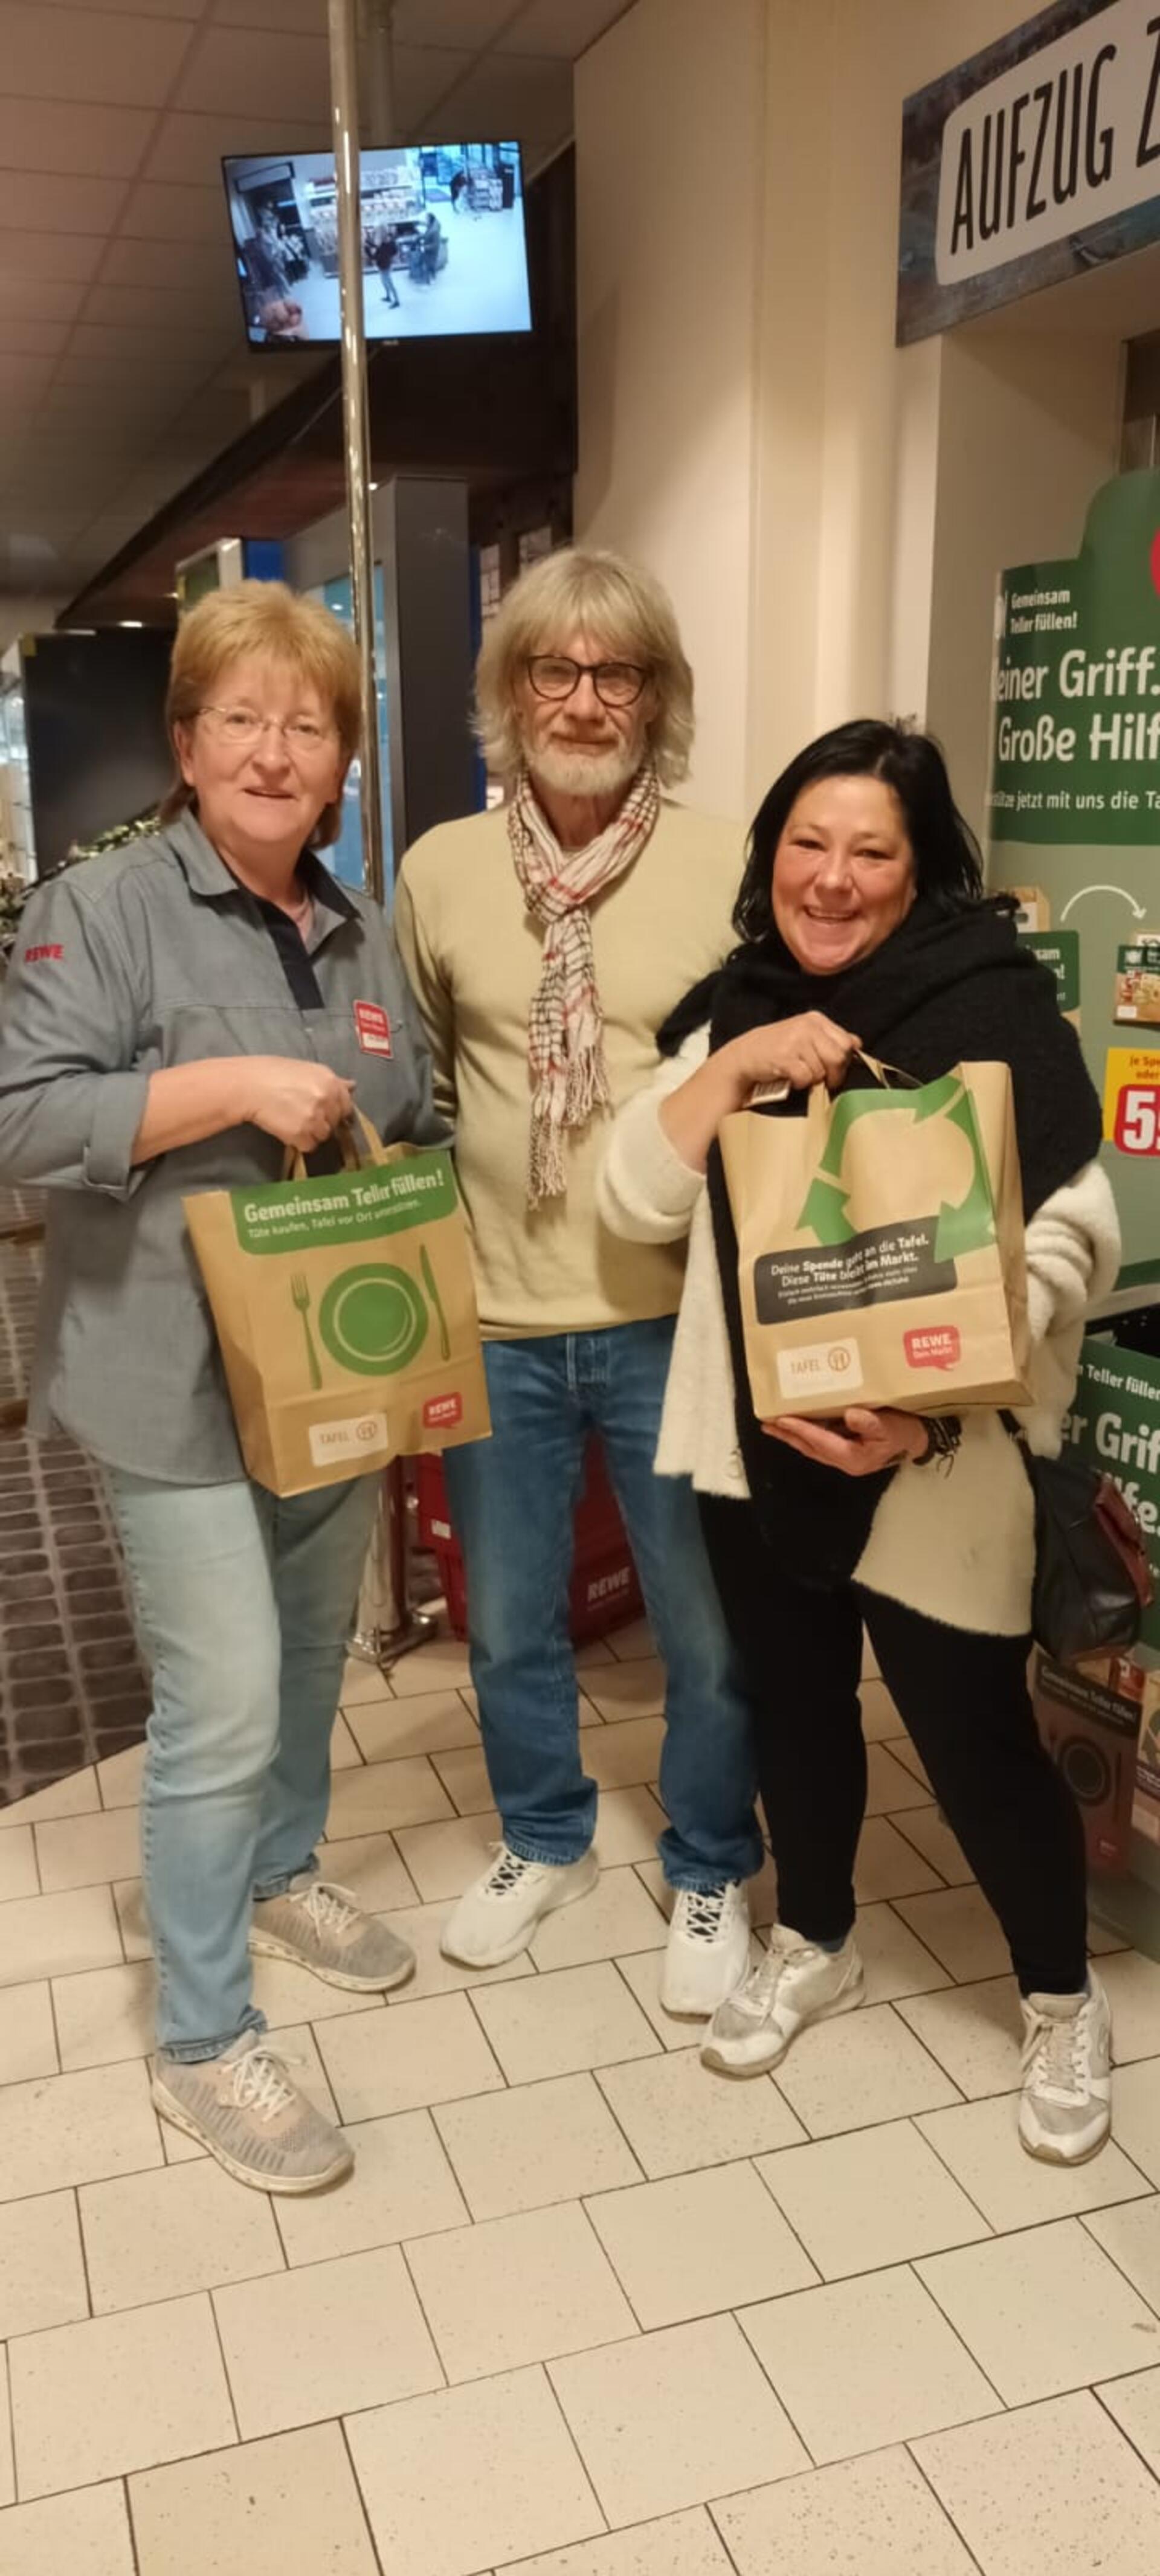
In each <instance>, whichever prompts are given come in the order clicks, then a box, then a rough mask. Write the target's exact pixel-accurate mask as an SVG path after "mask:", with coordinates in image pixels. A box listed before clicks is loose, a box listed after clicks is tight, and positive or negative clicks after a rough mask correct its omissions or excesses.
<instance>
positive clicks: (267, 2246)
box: [79, 2156, 284, 2317]
mask: <svg viewBox="0 0 1160 2576" xmlns="http://www.w3.org/2000/svg"><path fill="white" fill-rule="evenodd" d="M79 2197H80V2212H81V2227H82V2229H83V2231H84V2240H85V2259H86V2262H87V2265H88V2274H89V2285H90V2289H91V2292H92V2303H93V2315H94V2316H97V2317H100V2316H110V2315H112V2314H113V2313H114V2311H115V2310H116V2309H118V2308H138V2307H147V2306H153V2305H156V2303H157V2302H158V2301H159V2300H161V2299H181V2298H186V2297H188V2296H189V2294H190V2293H191V2292H192V2291H194V2290H213V2289H216V2288H217V2287H218V2286H219V2284H220V2283H223V2282H226V2281H249V2280H252V2279H253V2278H254V2277H255V2275H257V2274H259V2273H262V2272H281V2271H282V2270H283V2268H284V2266H283V2257H282V2247H281V2244H280V2242H279V2238H278V2231H277V2228H276V2227H275V2225H274V2220H273V2216H272V2214H271V2209H270V2203H269V2199H268V2198H267V2196H266V2194H265V2193H264V2192H260V2191H241V2190H239V2188H238V2185H237V2183H236V2182H232V2181H231V2179H230V2177H229V2175H228V2174H226V2173H223V2171H222V2168H221V2166H220V2165H218V2164H215V2163H213V2161H212V2160H211V2158H210V2157H208V2156H204V2157H202V2158H201V2160H200V2161H199V2162H198V2163H196V2164H188V2165H167V2166H166V2167H165V2168H164V2169H163V2171H162V2172H160V2173H149V2174H127V2175H125V2176H124V2177H123V2178H122V2180H121V2181H119V2182H95V2183H86V2184H85V2186H84V2187H83V2189H82V2191H81V2193H80V2195H79Z"/></svg>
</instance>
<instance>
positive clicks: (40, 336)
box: [0, 304, 69, 358]
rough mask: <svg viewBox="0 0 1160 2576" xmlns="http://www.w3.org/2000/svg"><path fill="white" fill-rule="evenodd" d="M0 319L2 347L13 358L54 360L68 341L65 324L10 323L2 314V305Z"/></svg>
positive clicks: (0, 306) (66, 324)
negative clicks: (2, 336)
mask: <svg viewBox="0 0 1160 2576" xmlns="http://www.w3.org/2000/svg"><path fill="white" fill-rule="evenodd" d="M0 317H2V318H0V329H2V330H3V333H4V346H5V348H6V349H9V350H10V351H11V353H12V355H13V357H24V358H55V357H57V356H58V355H59V353H60V351H61V350H62V349H63V347H64V345H65V342H66V340H67V339H68V335H69V325H68V323H67V322H24V321H10V320H9V319H8V317H7V316H6V315H5V314H4V308H3V305H2V304H0Z"/></svg>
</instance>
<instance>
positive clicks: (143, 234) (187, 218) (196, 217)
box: [121, 171, 229, 242]
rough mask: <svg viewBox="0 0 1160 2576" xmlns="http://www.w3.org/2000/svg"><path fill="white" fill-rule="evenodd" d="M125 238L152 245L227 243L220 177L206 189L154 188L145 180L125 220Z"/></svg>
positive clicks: (135, 193) (138, 188)
mask: <svg viewBox="0 0 1160 2576" xmlns="http://www.w3.org/2000/svg"><path fill="white" fill-rule="evenodd" d="M121 235H122V238H123V239H129V240H134V241H149V242H194V241H197V242H224V241H228V239H229V227H228V222H227V217H226V203H225V196H224V194H223V190H222V184H221V178H220V174H219V173H218V172H216V171H215V173H214V184H213V186H212V187H206V188H190V187H181V186H178V185H175V184H174V183H172V182H171V183H170V185H169V186H168V187H158V186H154V185H153V184H152V183H151V182H150V181H149V180H147V179H142V180H141V181H140V182H139V184H138V185H137V187H135V188H134V190H133V194H132V196H131V197H130V199H129V203H128V205H127V207H126V209H125V212H124V214H123V215H122V217H121Z"/></svg>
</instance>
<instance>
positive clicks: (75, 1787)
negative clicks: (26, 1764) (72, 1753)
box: [0, 1767, 101, 1833]
mask: <svg viewBox="0 0 1160 2576" xmlns="http://www.w3.org/2000/svg"><path fill="white" fill-rule="evenodd" d="M100 1803H101V1801H100V1798H99V1796H98V1794H97V1775H96V1772H95V1771H94V1770H92V1768H91V1767H90V1768H89V1769H87V1770H84V1771H70V1772H69V1773H68V1774H67V1776H66V1778H65V1779H63V1780H54V1781H53V1783H52V1786H51V1788H49V1789H33V1790H31V1791H30V1793H29V1795H28V1797H27V1798H17V1799H15V1800H14V1802H13V1804H12V1805H11V1806H10V1807H0V1833H3V1832H5V1831H7V1832H9V1833H11V1832H12V1831H13V1829H14V1828H17V1827H19V1826H22V1825H39V1824H42V1823H44V1822H45V1820H46V1819H47V1818H51V1817H54V1816H92V1815H95V1814H96V1813H97V1811H98V1809H99V1807H100Z"/></svg>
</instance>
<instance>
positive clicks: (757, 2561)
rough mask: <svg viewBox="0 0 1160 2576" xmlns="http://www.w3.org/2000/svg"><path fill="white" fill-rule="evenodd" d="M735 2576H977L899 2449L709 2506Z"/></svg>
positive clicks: (972, 2562)
mask: <svg viewBox="0 0 1160 2576" xmlns="http://www.w3.org/2000/svg"><path fill="white" fill-rule="evenodd" d="M713 2511H714V2519H715V2520H716V2521H717V2522H718V2523H719V2524H720V2527H721V2530H722V2531H723V2532H724V2535H725V2538H726V2540H727V2541H728V2544H729V2553H730V2557H731V2559H732V2562H733V2565H734V2567H735V2568H736V2570H737V2576H772V2571H773V2570H775V2569H776V2570H784V2571H785V2576H974V2567H975V2562H974V2560H973V2558H969V2557H968V2555H967V2552H966V2550H965V2549H964V2547H963V2544H962V2541H961V2540H960V2539H959V2538H958V2535H957V2533H956V2532H955V2531H954V2530H953V2529H952V2526H951V2524H950V2523H949V2522H948V2520H947V2517H946V2515H945V2513H944V2512H943V2511H942V2508H941V2506H940V2505H938V2504H936V2502H935V2499H934V2497H933V2496H932V2494H931V2491H930V2488H929V2487H928V2485H927V2483H926V2480H925V2478H923V2477H921V2476H920V2474H919V2472H918V2470H917V2469H916V2468H915V2465H914V2462H913V2460H911V2459H910V2458H909V2457H908V2455H907V2453H906V2452H905V2451H903V2450H889V2451H877V2452H875V2453H874V2454H873V2455H872V2456H870V2457H868V2458H864V2459H859V2460H841V2461H839V2462H838V2463H837V2464H836V2465H835V2466H834V2467H833V2468H830V2469H814V2470H812V2471H811V2472H810V2473H809V2474H808V2475H807V2476H806V2477H801V2478H785V2479H783V2480H782V2481H781V2483H780V2484H779V2485H777V2486H773V2487H758V2488H757V2489H756V2490H755V2492H754V2493H753V2494H752V2495H745V2496H730V2497H729V2498H728V2500H727V2501H726V2502H725V2503H723V2504H718V2505H715V2506H714V2508H713Z"/></svg>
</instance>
